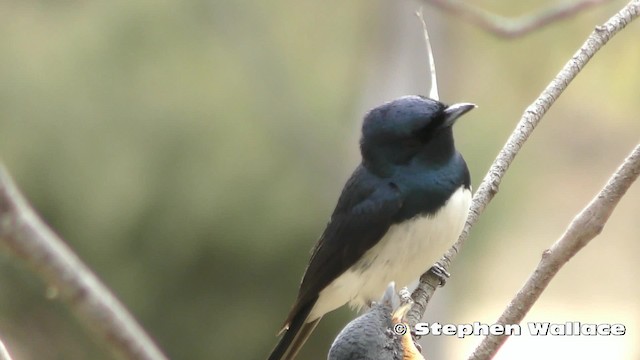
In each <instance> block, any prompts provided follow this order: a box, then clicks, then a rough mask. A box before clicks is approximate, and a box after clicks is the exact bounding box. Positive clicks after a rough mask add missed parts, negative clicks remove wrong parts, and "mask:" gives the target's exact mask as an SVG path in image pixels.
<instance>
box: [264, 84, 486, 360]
mask: <svg viewBox="0 0 640 360" xmlns="http://www.w3.org/2000/svg"><path fill="white" fill-rule="evenodd" d="M473 108H475V105H474V104H469V103H461V104H454V105H450V106H447V105H445V104H443V103H441V102H439V101H437V100H433V99H429V98H426V97H423V96H404V97H401V98H399V99H396V100H393V101H391V102H388V103H386V104H383V105H381V106H378V107H376V108H374V109H372V110H370V111H369V112H368V113H367V114H366V116H365V118H364V122H363V125H362V137H361V140H360V152H361V154H362V162H361V163H360V165H359V166H358V167H357V168H356V169H355V171H354V172H353V174H352V175H351V177H350V178H349V180H348V181H347V183H346V185H345V186H344V189H343V190H342V194H341V195H340V198H339V199H338V204H337V206H336V208H335V210H334V211H333V214H332V215H331V219H330V220H329V223H328V224H327V226H326V228H325V230H324V232H323V234H322V236H320V239H319V240H318V242H317V243H316V245H315V247H314V249H313V251H312V254H311V259H310V261H309V265H308V266H307V269H306V271H305V274H304V277H303V279H302V283H301V284H300V289H299V292H298V297H297V300H296V301H295V303H294V305H293V307H292V309H291V311H290V313H289V316H288V317H287V319H286V321H285V322H284V325H283V328H282V330H281V331H280V333H282V332H284V335H283V336H282V338H281V339H280V341H279V342H278V344H277V345H276V347H275V348H274V349H273V351H272V353H271V355H270V357H269V360H277V359H293V358H295V355H296V354H297V352H298V351H299V349H300V348H301V347H302V345H303V344H304V342H305V341H306V339H307V338H308V337H309V335H310V334H311V332H312V331H313V329H314V328H315V327H316V325H317V324H318V321H320V319H321V318H322V316H323V315H324V314H326V313H328V312H330V311H332V310H335V309H336V308H338V307H340V306H342V305H344V304H346V303H347V302H348V303H350V305H352V306H353V307H355V308H360V307H362V306H363V305H367V304H370V303H371V302H372V301H373V300H375V299H378V298H380V295H381V294H382V293H383V292H384V290H385V288H386V286H387V284H389V282H391V281H395V283H396V284H397V285H398V286H406V285H408V284H409V283H410V282H412V281H414V280H416V279H417V278H418V277H419V276H420V275H421V274H422V273H424V272H425V271H426V270H427V269H429V267H431V266H432V265H433V264H434V263H435V262H436V261H437V260H438V259H439V258H440V256H442V254H443V253H444V252H445V251H446V250H447V248H448V247H449V246H450V245H451V244H452V243H453V242H455V240H456V239H457V238H458V236H459V235H460V233H461V231H462V227H463V225H464V222H465V220H466V218H467V213H468V211H469V205H470V203H471V190H470V175H469V170H468V168H467V165H466V163H465V161H464V159H463V158H462V155H460V153H458V151H457V150H456V148H455V146H454V141H453V130H452V126H453V124H454V123H455V122H456V120H457V119H458V118H459V117H460V116H462V115H463V114H465V113H466V112H468V111H470V110H471V109H473Z"/></svg>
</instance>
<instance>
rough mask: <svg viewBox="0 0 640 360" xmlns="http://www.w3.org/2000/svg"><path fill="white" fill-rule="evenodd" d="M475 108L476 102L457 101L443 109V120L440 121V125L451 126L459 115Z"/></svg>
mask: <svg viewBox="0 0 640 360" xmlns="http://www.w3.org/2000/svg"><path fill="white" fill-rule="evenodd" d="M475 108H477V106H476V104H471V103H459V104H453V105H451V106H449V107H447V108H446V109H444V121H443V122H442V127H448V126H453V124H455V122H456V120H458V118H459V117H460V116H462V115H464V114H466V113H468V112H469V111H471V110H473V109H475Z"/></svg>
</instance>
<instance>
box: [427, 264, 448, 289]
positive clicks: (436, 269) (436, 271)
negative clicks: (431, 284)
mask: <svg viewBox="0 0 640 360" xmlns="http://www.w3.org/2000/svg"><path fill="white" fill-rule="evenodd" d="M429 271H430V272H431V273H432V274H433V275H435V276H436V277H437V278H438V280H440V286H441V287H442V286H444V285H445V284H446V283H447V279H449V277H450V276H451V274H449V272H447V270H445V268H443V267H442V265H440V264H438V263H436V264H435V265H433V266H432V267H431V269H429Z"/></svg>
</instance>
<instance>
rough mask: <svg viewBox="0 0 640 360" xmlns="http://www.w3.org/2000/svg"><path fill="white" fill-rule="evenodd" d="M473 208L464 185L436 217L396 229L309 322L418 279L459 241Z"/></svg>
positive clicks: (328, 291) (324, 298)
mask: <svg viewBox="0 0 640 360" xmlns="http://www.w3.org/2000/svg"><path fill="white" fill-rule="evenodd" d="M470 205H471V191H469V190H468V189H465V188H464V187H461V188H460V189H458V190H457V191H456V192H455V193H454V194H453V195H452V196H451V198H450V199H449V201H447V203H446V204H445V205H444V206H443V207H442V208H441V209H440V210H439V211H438V212H437V213H436V214H435V215H432V216H421V217H417V218H414V219H412V220H409V221H405V222H404V223H402V224H399V225H393V226H391V228H389V230H388V231H387V233H386V234H385V236H384V237H383V238H382V239H381V240H380V241H379V242H378V243H377V244H376V245H375V246H374V247H373V248H371V249H369V251H367V252H366V253H365V254H364V256H363V259H361V260H360V261H359V262H358V263H356V265H354V266H353V267H351V268H350V269H349V270H347V271H346V272H344V273H343V274H342V275H340V276H339V277H338V278H337V279H336V280H334V281H333V282H332V283H331V284H329V286H327V287H326V288H325V289H324V290H322V291H321V292H320V296H319V298H318V301H317V302H316V305H315V306H314V307H313V310H312V311H311V314H310V315H309V318H308V319H307V321H312V320H315V319H317V318H318V317H321V316H323V315H324V314H326V313H328V312H329V311H332V310H335V309H336V308H338V307H340V306H342V305H344V304H345V303H347V302H349V303H350V305H352V306H354V307H358V308H359V307H361V306H363V305H366V304H368V303H370V302H371V301H372V300H378V299H379V298H380V296H381V295H382V293H383V292H384V290H385V288H386V287H387V285H388V284H389V282H391V281H395V283H396V286H397V287H398V288H401V287H404V286H407V285H409V284H410V283H411V282H413V281H414V280H417V279H418V278H419V277H420V275H422V274H423V273H424V272H425V271H426V270H428V269H429V268H430V267H431V266H432V265H433V264H435V263H436V261H438V260H439V259H440V257H441V256H442V255H443V254H444V253H445V251H447V249H449V247H450V246H451V245H453V243H454V242H455V241H456V240H457V239H458V236H460V233H461V232H462V228H463V227H464V223H465V220H466V219H467V214H468V212H469V206H470ZM362 264H368V266H367V267H366V268H363V266H362Z"/></svg>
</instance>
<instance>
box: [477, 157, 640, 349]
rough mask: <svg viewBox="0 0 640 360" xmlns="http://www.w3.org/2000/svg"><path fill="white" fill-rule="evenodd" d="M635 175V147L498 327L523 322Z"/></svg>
mask: <svg viewBox="0 0 640 360" xmlns="http://www.w3.org/2000/svg"><path fill="white" fill-rule="evenodd" d="M638 175H640V145H638V146H636V148H635V149H634V150H633V152H632V153H631V155H629V157H627V158H626V159H625V161H624V162H623V163H622V165H621V166H620V167H619V168H618V170H617V171H616V172H615V173H614V174H613V176H612V177H611V178H610V179H609V182H607V184H606V185H605V187H604V188H603V189H602V190H600V192H599V193H598V194H597V195H596V196H595V197H594V198H593V200H591V202H590V203H589V205H587V207H586V208H584V209H583V210H582V212H580V213H579V214H578V215H576V217H575V218H574V219H573V221H572V222H571V224H570V225H569V227H568V228H567V230H566V231H565V233H564V234H563V235H562V237H561V238H560V239H559V240H558V241H556V243H555V244H553V245H552V246H551V248H550V249H548V250H546V251H545V252H544V253H543V254H542V259H541V260H540V263H539V264H538V267H537V268H536V269H535V271H534V272H533V273H532V274H531V276H530V277H529V279H528V280H527V282H526V284H525V285H524V286H523V287H522V289H520V291H518V294H517V295H516V296H515V297H514V298H513V299H512V300H511V303H509V305H508V306H507V308H506V309H505V310H504V312H503V313H502V315H501V316H500V318H499V319H498V321H497V323H500V324H518V323H520V322H521V321H522V319H523V318H524V317H525V315H526V314H527V313H528V312H529V310H530V309H531V307H533V304H535V302H536V301H537V300H538V298H539V297H540V295H541V294H542V292H543V291H544V290H545V289H546V288H547V285H549V283H550V282H551V279H553V277H554V276H555V275H556V274H557V273H558V271H560V268H562V266H563V265H564V264H566V263H567V261H569V260H570V259H571V258H572V257H573V256H574V255H575V254H577V253H578V251H580V249H582V248H583V247H584V246H585V245H587V244H588V243H589V242H590V241H591V240H592V239H593V238H595V237H596V236H598V235H599V234H600V232H602V229H603V228H604V225H605V224H606V223H607V220H608V219H609V216H611V213H613V210H614V209H615V208H616V205H618V202H619V201H620V199H621V198H622V196H623V195H624V194H625V193H626V192H627V190H628V189H629V187H630V186H631V184H633V182H634V181H635V180H636V179H637V178H638ZM506 340H507V337H506V336H495V335H489V336H487V337H485V338H484V339H483V340H482V342H481V343H480V345H479V346H478V347H477V348H476V349H475V351H474V352H473V354H472V355H471V357H469V359H473V360H486V359H491V358H493V356H494V355H495V354H496V353H497V352H498V350H499V349H500V347H501V346H502V344H504V342H505V341H506Z"/></svg>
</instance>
